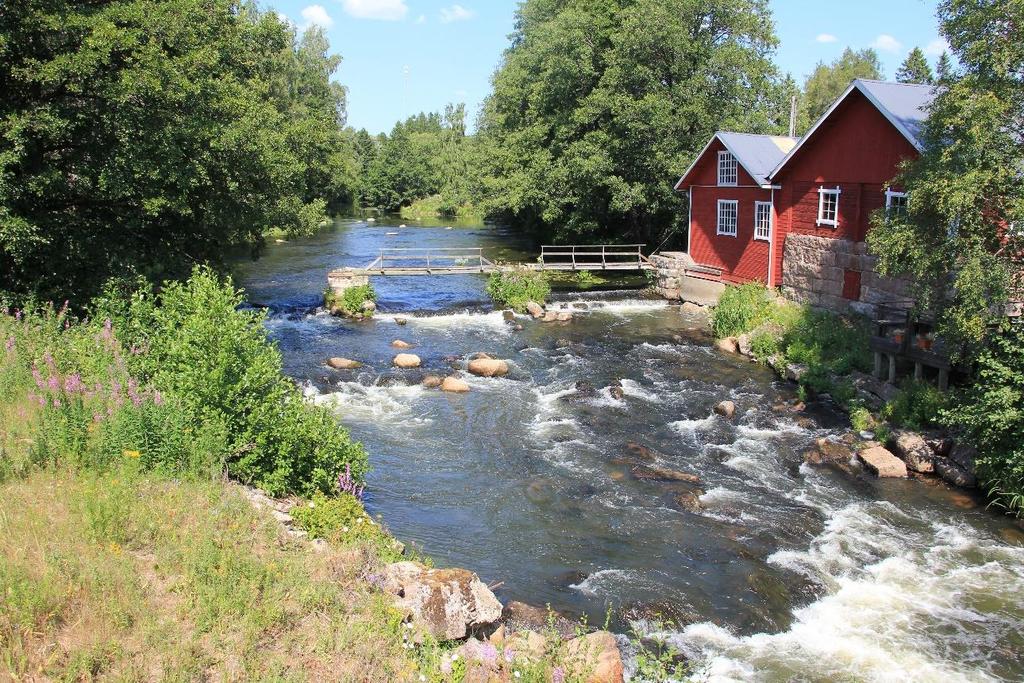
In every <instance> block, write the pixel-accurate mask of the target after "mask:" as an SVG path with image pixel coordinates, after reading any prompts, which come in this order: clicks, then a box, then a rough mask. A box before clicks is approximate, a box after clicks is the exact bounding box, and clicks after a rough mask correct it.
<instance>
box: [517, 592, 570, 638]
mask: <svg viewBox="0 0 1024 683" xmlns="http://www.w3.org/2000/svg"><path fill="white" fill-rule="evenodd" d="M501 620H502V621H503V622H505V624H507V625H508V628H509V629H510V630H511V631H523V630H537V631H544V630H546V629H547V627H548V622H549V620H550V621H551V624H552V625H553V626H554V628H555V630H556V631H557V632H558V634H559V635H560V636H561V637H562V638H571V637H572V636H573V635H574V634H575V632H576V622H574V621H572V620H570V619H568V618H566V617H564V616H562V615H561V614H559V613H558V612H555V611H554V610H549V609H547V608H544V607H535V606H534V605H528V604H526V603H525V602H518V601H516V600H512V601H511V602H509V603H508V604H507V605H505V609H504V610H502V612H501Z"/></svg>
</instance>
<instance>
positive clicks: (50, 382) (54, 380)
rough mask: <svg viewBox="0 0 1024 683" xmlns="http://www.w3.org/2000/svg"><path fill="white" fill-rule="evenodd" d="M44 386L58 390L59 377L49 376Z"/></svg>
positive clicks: (51, 389)
mask: <svg viewBox="0 0 1024 683" xmlns="http://www.w3.org/2000/svg"><path fill="white" fill-rule="evenodd" d="M46 386H47V388H48V389H49V390H50V391H59V390H60V378H59V377H56V376H54V377H51V378H50V379H49V380H47V382H46Z"/></svg>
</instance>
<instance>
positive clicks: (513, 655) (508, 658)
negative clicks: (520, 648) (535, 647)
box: [491, 645, 516, 664]
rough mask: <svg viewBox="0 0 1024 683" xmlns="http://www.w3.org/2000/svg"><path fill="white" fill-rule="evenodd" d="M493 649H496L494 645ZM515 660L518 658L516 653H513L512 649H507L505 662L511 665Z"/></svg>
mask: <svg viewBox="0 0 1024 683" xmlns="http://www.w3.org/2000/svg"><path fill="white" fill-rule="evenodd" d="M491 647H494V646H493V645H492V646H491ZM515 658H516V653H515V651H513V650H512V648H507V649H506V650H505V661H506V662H508V663H509V664H511V663H512V660H513V659H515Z"/></svg>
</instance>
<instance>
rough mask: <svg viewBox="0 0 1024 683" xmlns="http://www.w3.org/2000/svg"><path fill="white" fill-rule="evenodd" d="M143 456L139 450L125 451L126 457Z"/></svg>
mask: <svg viewBox="0 0 1024 683" xmlns="http://www.w3.org/2000/svg"><path fill="white" fill-rule="evenodd" d="M141 456H142V453H139V452H138V451H125V452H124V457H126V458H139V457H141Z"/></svg>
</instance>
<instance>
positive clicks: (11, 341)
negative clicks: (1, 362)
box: [4, 335, 14, 353]
mask: <svg viewBox="0 0 1024 683" xmlns="http://www.w3.org/2000/svg"><path fill="white" fill-rule="evenodd" d="M4 349H6V351H7V353H10V352H11V351H13V350H14V335H11V336H10V337H8V338H7V343H6V344H4Z"/></svg>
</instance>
